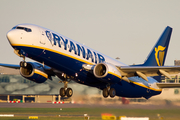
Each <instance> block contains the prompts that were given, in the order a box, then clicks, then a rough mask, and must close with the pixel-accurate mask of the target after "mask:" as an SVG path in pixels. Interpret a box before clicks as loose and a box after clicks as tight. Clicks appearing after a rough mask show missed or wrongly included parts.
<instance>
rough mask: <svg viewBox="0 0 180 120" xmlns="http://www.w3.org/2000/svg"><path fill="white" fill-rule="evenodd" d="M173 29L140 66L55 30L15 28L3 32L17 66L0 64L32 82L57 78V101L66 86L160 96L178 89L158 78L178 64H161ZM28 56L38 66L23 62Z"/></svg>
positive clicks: (68, 91)
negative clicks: (20, 58)
mask: <svg viewBox="0 0 180 120" xmlns="http://www.w3.org/2000/svg"><path fill="white" fill-rule="evenodd" d="M171 33H172V28H171V27H169V26H167V27H166V28H165V30H164V32H163V33H162V35H161V36H160V38H159V39H158V41H157V43H156V44H155V46H154V47H153V48H152V50H151V52H150V53H149V56H148V57H147V59H146V60H145V62H144V63H143V64H138V65H126V64H124V63H122V62H120V61H118V60H116V59H113V58H110V57H108V56H106V55H104V54H102V53H100V52H98V51H96V50H93V49H91V48H89V47H87V46H85V45H83V44H81V43H78V42H76V41H74V40H72V39H70V38H67V37H65V36H63V35H61V34H58V33H57V32H54V31H52V30H49V29H47V28H43V27H40V26H37V25H33V24H19V25H16V26H15V27H13V28H12V29H11V30H10V31H8V33H7V39H8V40H9V43H10V44H11V46H12V47H13V48H14V53H15V54H16V55H18V56H19V57H22V61H21V62H20V64H19V65H13V64H4V63H0V66H4V67H9V68H15V69H20V74H21V75H22V76H23V77H24V78H27V79H29V80H31V81H34V82H36V83H43V82H45V81H46V80H47V79H50V80H52V76H57V77H58V78H60V80H61V82H62V83H64V87H63V88H61V89H60V91H59V93H60V96H61V97H65V96H67V97H71V96H72V95H73V90H72V89H71V88H69V87H68V82H69V81H70V80H73V81H75V82H77V83H80V84H84V85H87V86H91V87H96V88H98V89H100V90H102V94H103V96H104V97H105V98H107V97H108V96H110V97H112V98H113V97H115V96H121V97H130V98H138V97H144V98H146V99H148V98H150V97H151V96H154V95H158V94H160V93H161V92H162V88H167V87H168V88H169V87H180V84H176V83H161V77H162V76H165V77H167V78H171V74H176V73H179V72H180V66H164V62H165V59H166V54H167V51H168V46H169V41H170V37H171ZM25 58H30V59H32V60H35V61H37V62H26V60H25Z"/></svg>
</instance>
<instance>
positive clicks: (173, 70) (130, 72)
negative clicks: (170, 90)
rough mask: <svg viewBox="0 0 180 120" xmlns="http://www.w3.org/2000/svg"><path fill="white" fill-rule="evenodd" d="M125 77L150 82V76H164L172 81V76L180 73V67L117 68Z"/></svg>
mask: <svg viewBox="0 0 180 120" xmlns="http://www.w3.org/2000/svg"><path fill="white" fill-rule="evenodd" d="M116 67H117V68H118V69H119V71H120V73H121V75H122V76H124V77H133V76H139V77H141V78H143V79H144V80H146V81H148V79H147V77H148V76H158V75H164V76H166V77H168V78H169V79H171V76H170V75H172V74H177V73H180V66H121V67H119V66H116Z"/></svg>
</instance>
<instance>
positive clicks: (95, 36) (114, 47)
mask: <svg viewBox="0 0 180 120" xmlns="http://www.w3.org/2000/svg"><path fill="white" fill-rule="evenodd" d="M179 5H180V1H179V0H171V1H170V0H158V1H157V0H147V1H144V0H91V1H88V0H66V1H64V0H51V1H45V0H38V1H37V0H15V1H12V0H1V1H0V15H1V17H0V18H1V22H0V40H1V44H0V56H1V58H0V62H1V63H13V64H19V62H20V61H21V60H22V59H21V58H19V57H18V56H16V55H15V54H14V52H13V49H12V47H11V46H10V44H9V42H8V41H7V38H6V33H7V32H8V31H9V30H10V29H11V28H12V27H13V26H15V25H17V24H20V23H32V24H37V25H40V26H43V27H46V28H49V29H52V30H54V31H56V32H58V33H60V34H63V35H64V36H67V37H69V38H71V39H73V40H75V41H78V42H80V43H83V44H85V45H86V46H88V47H91V48H93V49H95V50H97V51H99V52H101V53H104V54H106V55H108V56H110V57H112V58H116V57H119V58H120V61H121V62H123V63H125V64H133V63H135V64H139V63H143V62H144V60H145V58H146V57H147V55H148V54H149V52H150V51H151V48H152V47H153V46H154V44H155V43H156V41H157V39H158V38H159V36H160V35H161V33H162V32H163V30H164V29H165V27H166V26H171V27H172V28H173V33H172V36H171V42H170V46H169V50H168V55H167V58H166V62H165V64H166V65H173V64H174V60H175V59H179V60H180V55H179V52H180V47H179V46H180V34H179V32H180V7H179ZM27 61H28V60H27Z"/></svg>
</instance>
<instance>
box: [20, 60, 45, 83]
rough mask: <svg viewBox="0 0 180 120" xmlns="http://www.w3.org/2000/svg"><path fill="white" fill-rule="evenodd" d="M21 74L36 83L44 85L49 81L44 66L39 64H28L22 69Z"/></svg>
mask: <svg viewBox="0 0 180 120" xmlns="http://www.w3.org/2000/svg"><path fill="white" fill-rule="evenodd" d="M20 74H21V75H22V76H23V77H24V78H27V79H29V80H31V81H34V82H36V83H43V82H45V81H46V80H47V79H48V75H47V74H46V73H45V71H44V68H43V66H42V65H41V64H39V63H31V62H28V63H27V66H26V67H20Z"/></svg>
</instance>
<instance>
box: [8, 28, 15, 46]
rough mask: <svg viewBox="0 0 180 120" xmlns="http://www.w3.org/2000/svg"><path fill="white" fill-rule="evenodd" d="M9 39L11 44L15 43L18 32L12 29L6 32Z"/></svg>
mask: <svg viewBox="0 0 180 120" xmlns="http://www.w3.org/2000/svg"><path fill="white" fill-rule="evenodd" d="M6 37H7V39H8V40H9V42H10V43H11V44H13V43H15V37H16V33H15V31H13V30H10V31H9V32H8V33H7V34H6Z"/></svg>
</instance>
